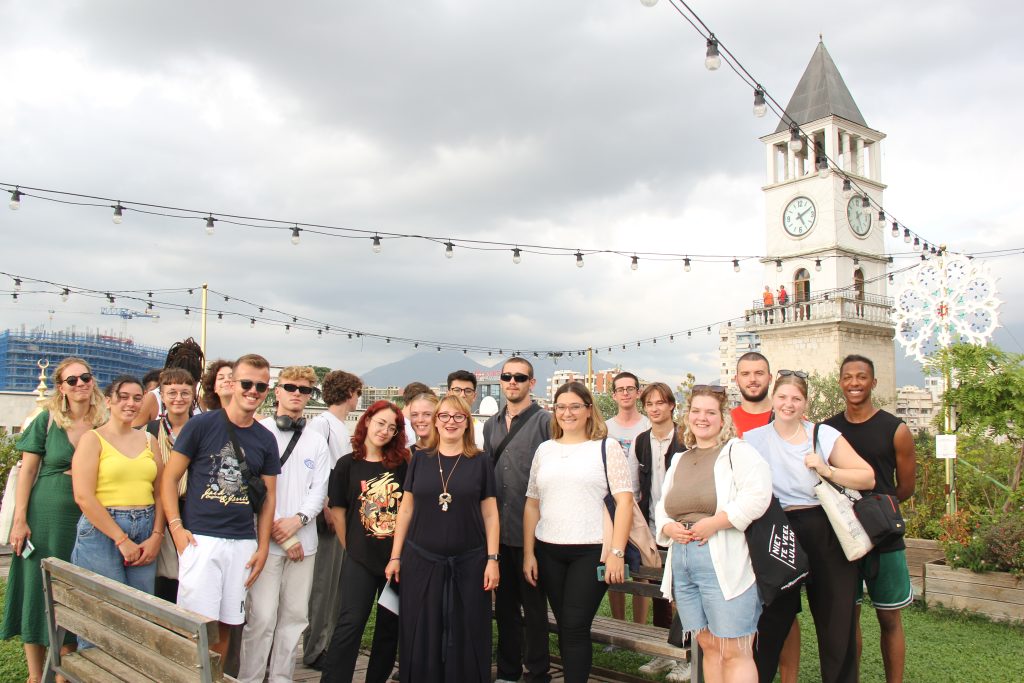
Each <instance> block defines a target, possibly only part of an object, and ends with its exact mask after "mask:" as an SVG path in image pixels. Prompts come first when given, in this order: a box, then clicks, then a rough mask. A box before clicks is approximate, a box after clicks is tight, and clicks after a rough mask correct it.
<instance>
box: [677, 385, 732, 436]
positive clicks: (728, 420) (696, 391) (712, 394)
mask: <svg viewBox="0 0 1024 683" xmlns="http://www.w3.org/2000/svg"><path fill="white" fill-rule="evenodd" d="M698 396H707V397H708V398H713V399H715V400H716V401H718V410H719V413H720V414H721V415H722V431H720V432H719V433H718V443H719V444H724V443H725V442H726V441H728V440H729V439H731V438H732V437H734V436H736V427H735V426H734V425H733V423H732V411H731V410H730V409H729V394H728V393H727V392H726V391H725V388H724V387H722V391H717V390H716V389H710V388H707V387H694V388H693V389H692V390H691V391H690V394H689V396H687V397H686V410H685V412H684V413H683V444H684V445H685V446H686V447H687V448H693V447H694V446H696V445H697V437H696V436H694V435H693V432H692V431H690V408H691V406H693V399H695V398H697V397H698Z"/></svg>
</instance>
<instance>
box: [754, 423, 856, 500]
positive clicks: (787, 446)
mask: <svg viewBox="0 0 1024 683" xmlns="http://www.w3.org/2000/svg"><path fill="white" fill-rule="evenodd" d="M813 430H814V424H813V423H811V422H807V421H804V432H805V433H806V436H807V440H806V441H804V442H803V443H802V444H797V445H794V444H791V443H789V442H788V441H785V440H784V439H783V438H782V437H781V436H779V433H778V432H777V431H776V430H775V426H774V424H771V423H769V424H766V425H765V426H763V427H758V428H757V429H751V430H750V431H749V432H744V433H743V440H744V441H746V442H747V443H749V444H750V445H751V446H753V447H754V449H755V450H757V452H758V453H760V455H761V457H762V458H764V459H765V460H766V461H767V462H768V465H769V467H771V469H772V488H773V489H774V491H775V495H776V496H778V498H779V502H780V503H782V507H784V508H786V507H790V506H793V505H820V502H819V501H818V497H817V496H815V495H814V485H815V484H817V483H818V475H817V474H816V473H815V472H814V470H811V469H808V468H807V465H805V464H804V456H806V455H807V454H808V453H809V452H810V451H811V433H812V431H813ZM840 436H842V434H840V433H839V431H838V430H836V429H834V428H832V427H829V426H828V425H826V424H823V425H821V426H820V427H819V428H818V442H819V444H820V453H821V457H822V458H824V460H825V462H826V463H827V462H828V459H829V457H830V456H831V455H832V448H833V447H834V446H835V445H836V441H837V440H838V439H839V437H840Z"/></svg>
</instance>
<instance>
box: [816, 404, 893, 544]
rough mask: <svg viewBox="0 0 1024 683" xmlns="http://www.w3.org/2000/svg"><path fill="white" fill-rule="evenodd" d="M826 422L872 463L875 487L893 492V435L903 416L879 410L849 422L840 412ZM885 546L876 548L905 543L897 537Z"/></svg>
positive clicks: (876, 489)
mask: <svg viewBox="0 0 1024 683" xmlns="http://www.w3.org/2000/svg"><path fill="white" fill-rule="evenodd" d="M825 424H827V425H829V426H831V427H835V428H836V429H837V430H838V431H839V433H840V434H842V435H843V438H844V439H846V440H847V441H848V442H850V445H851V446H853V450H855V451H857V455H859V456H860V457H862V458H864V460H865V461H867V463H868V464H869V465H871V468H872V469H873V470H874V471H875V488H874V490H875V491H878V492H879V493H886V494H889V495H890V496H895V495H896V446H895V445H894V443H893V439H894V438H895V436H896V430H897V429H899V426H900V425H901V424H903V420H901V419H899V418H898V417H896V416H895V415H893V414H892V413H888V412H886V411H884V410H879V411H877V412H876V413H875V414H874V415H872V416H871V417H869V418H868V419H867V420H865V421H864V422H850V421H849V420H847V419H846V413H845V412H843V413H839V414H838V415H833V416H832V417H830V418H829V419H827V420H825ZM884 546H885V547H881V546H880V547H879V548H878V549H879V551H881V552H889V551H891V550H901V549H903V548H905V547H906V544H905V543H904V542H903V538H902V537H899V539H898V540H897V541H893V542H890V543H885V544H884Z"/></svg>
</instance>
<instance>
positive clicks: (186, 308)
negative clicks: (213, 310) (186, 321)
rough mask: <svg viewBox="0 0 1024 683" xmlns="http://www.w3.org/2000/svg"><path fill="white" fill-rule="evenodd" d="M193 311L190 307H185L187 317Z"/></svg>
mask: <svg viewBox="0 0 1024 683" xmlns="http://www.w3.org/2000/svg"><path fill="white" fill-rule="evenodd" d="M190 312H191V311H189V310H188V306H186V307H185V315H188V314H189V313H190Z"/></svg>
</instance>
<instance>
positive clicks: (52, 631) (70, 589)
mask: <svg viewBox="0 0 1024 683" xmlns="http://www.w3.org/2000/svg"><path fill="white" fill-rule="evenodd" d="M41 564H42V572H43V585H44V587H45V589H46V610H47V620H48V623H49V635H50V642H51V643H59V642H62V641H63V639H64V634H65V633H66V632H68V631H70V632H72V633H75V634H77V635H78V636H80V637H82V638H85V639H86V640H88V641H89V642H91V643H93V644H94V645H95V646H96V647H95V648H92V649H89V650H85V651H83V653H82V656H83V657H85V658H86V659H88V660H90V661H93V662H97V663H100V664H101V665H103V666H106V667H107V668H106V670H107V671H110V672H111V673H112V677H111V680H116V679H118V678H120V679H123V680H133V681H147V680H159V681H168V682H175V683H177V682H178V681H182V682H184V681H201V682H202V683H213V682H214V681H222V680H225V678H224V675H223V669H222V665H221V661H220V655H217V654H215V653H212V652H210V649H209V648H210V644H211V643H214V642H216V641H217V622H216V620H211V619H207V618H206V617H203V616H201V615H199V614H196V613H195V612H191V611H189V610H186V609H182V608H180V607H178V606H176V605H172V604H171V603H169V602H166V601H165V600H161V599H160V598H157V597H155V596H152V595H149V594H148V593H144V592H142V591H140V590H137V589H135V588H132V587H130V586H126V585H125V584H122V583H118V582H117V581H114V580H112V579H108V578H106V577H103V576H100V575H99V574H96V573H95V572H91V571H89V570H87V569H82V568H81V567H76V566H75V565H73V564H70V563H69V562H65V561H63V560H59V559H57V558H55V557H48V558H46V559H44V560H43V561H42V563H41ZM54 650H57V648H54ZM93 650H95V651H93ZM51 657H52V658H53V660H54V661H53V664H54V668H55V669H58V670H59V669H60V668H61V667H60V655H59V652H54V653H52V654H51Z"/></svg>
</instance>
